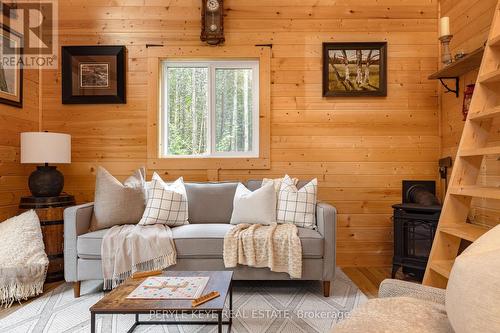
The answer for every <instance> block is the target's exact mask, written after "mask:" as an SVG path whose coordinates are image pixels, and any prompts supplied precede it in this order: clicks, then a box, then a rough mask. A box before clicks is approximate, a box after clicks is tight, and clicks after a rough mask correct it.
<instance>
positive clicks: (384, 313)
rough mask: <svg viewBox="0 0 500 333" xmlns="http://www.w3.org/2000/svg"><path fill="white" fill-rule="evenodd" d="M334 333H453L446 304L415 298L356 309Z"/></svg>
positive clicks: (386, 300)
mask: <svg viewBox="0 0 500 333" xmlns="http://www.w3.org/2000/svg"><path fill="white" fill-rule="evenodd" d="M331 332H332V333H351V332H363V333H379V332H419V333H434V332H435V333H453V329H452V328H451V325H450V323H449V321H448V318H447V317H446V311H445V309H444V306H443V305H442V304H437V303H434V302H430V301H423V300H420V299H416V298H411V297H390V298H379V299H372V300H369V301H368V302H366V303H365V304H363V305H361V306H359V307H358V308H356V309H355V310H354V311H353V312H351V313H350V315H349V316H348V317H347V318H346V319H344V320H342V321H341V322H340V323H339V324H337V325H335V326H333V329H332V331H331Z"/></svg>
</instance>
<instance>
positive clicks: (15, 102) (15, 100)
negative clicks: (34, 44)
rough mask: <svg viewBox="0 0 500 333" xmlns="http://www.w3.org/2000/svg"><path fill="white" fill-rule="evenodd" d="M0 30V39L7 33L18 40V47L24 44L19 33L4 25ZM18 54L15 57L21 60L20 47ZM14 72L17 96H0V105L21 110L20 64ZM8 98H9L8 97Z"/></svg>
mask: <svg viewBox="0 0 500 333" xmlns="http://www.w3.org/2000/svg"><path fill="white" fill-rule="evenodd" d="M0 30H1V32H2V36H0V38H3V34H4V33H7V34H9V35H11V36H15V37H17V38H18V39H19V43H20V45H23V43H24V38H23V35H22V34H20V33H19V32H17V31H15V30H13V29H11V28H10V27H8V26H6V25H4V24H0ZM17 50H18V54H17V56H18V57H19V58H22V56H23V54H24V52H23V48H22V47H19V48H18V49H17ZM16 72H17V80H16V82H17V86H16V88H17V90H18V94H17V95H14V96H13V97H12V98H3V97H1V96H0V103H2V104H6V105H10V106H14V107H16V108H22V107H23V86H24V81H23V66H22V65H20V64H17V68H16ZM9 97H10V96H9Z"/></svg>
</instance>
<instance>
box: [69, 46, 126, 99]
mask: <svg viewBox="0 0 500 333" xmlns="http://www.w3.org/2000/svg"><path fill="white" fill-rule="evenodd" d="M61 54H62V103H63V104H126V90H125V87H126V83H125V78H126V62H125V54H126V47H125V46H109V45H102V46H101V45H99V46H63V47H62V52H61ZM92 56H97V57H98V56H111V57H114V58H115V63H116V93H115V94H105V95H102V94H101V95H92V94H89V95H79V94H75V93H74V89H73V87H74V82H73V80H74V77H75V75H74V66H73V61H74V60H75V59H76V57H92ZM82 76H83V75H82Z"/></svg>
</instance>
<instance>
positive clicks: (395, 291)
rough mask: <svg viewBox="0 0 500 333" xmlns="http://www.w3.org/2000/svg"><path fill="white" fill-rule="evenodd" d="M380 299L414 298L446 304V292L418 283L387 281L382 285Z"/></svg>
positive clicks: (379, 293)
mask: <svg viewBox="0 0 500 333" xmlns="http://www.w3.org/2000/svg"><path fill="white" fill-rule="evenodd" d="M378 296H379V297H413V298H418V299H421V300H424V301H431V302H435V303H439V304H444V300H445V290H444V289H440V288H434V287H428V286H423V285H421V284H418V283H413V282H408V281H401V280H394V279H385V280H384V281H382V283H381V284H380V288H379V291H378Z"/></svg>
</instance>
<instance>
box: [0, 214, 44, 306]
mask: <svg viewBox="0 0 500 333" xmlns="http://www.w3.org/2000/svg"><path fill="white" fill-rule="evenodd" d="M48 266H49V259H48V258H47V255H46V254H45V247H44V245H43V238H42V230H41V228H40V221H39V220H38V216H37V215H36V213H35V211H33V210H30V211H28V212H26V213H23V214H21V215H19V216H16V217H13V218H11V219H8V220H7V221H5V222H2V223H0V306H5V307H9V306H11V305H12V303H13V302H14V301H21V300H26V299H28V297H32V296H36V295H38V294H41V293H42V292H43V283H44V281H45V276H46V274H47V267H48Z"/></svg>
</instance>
